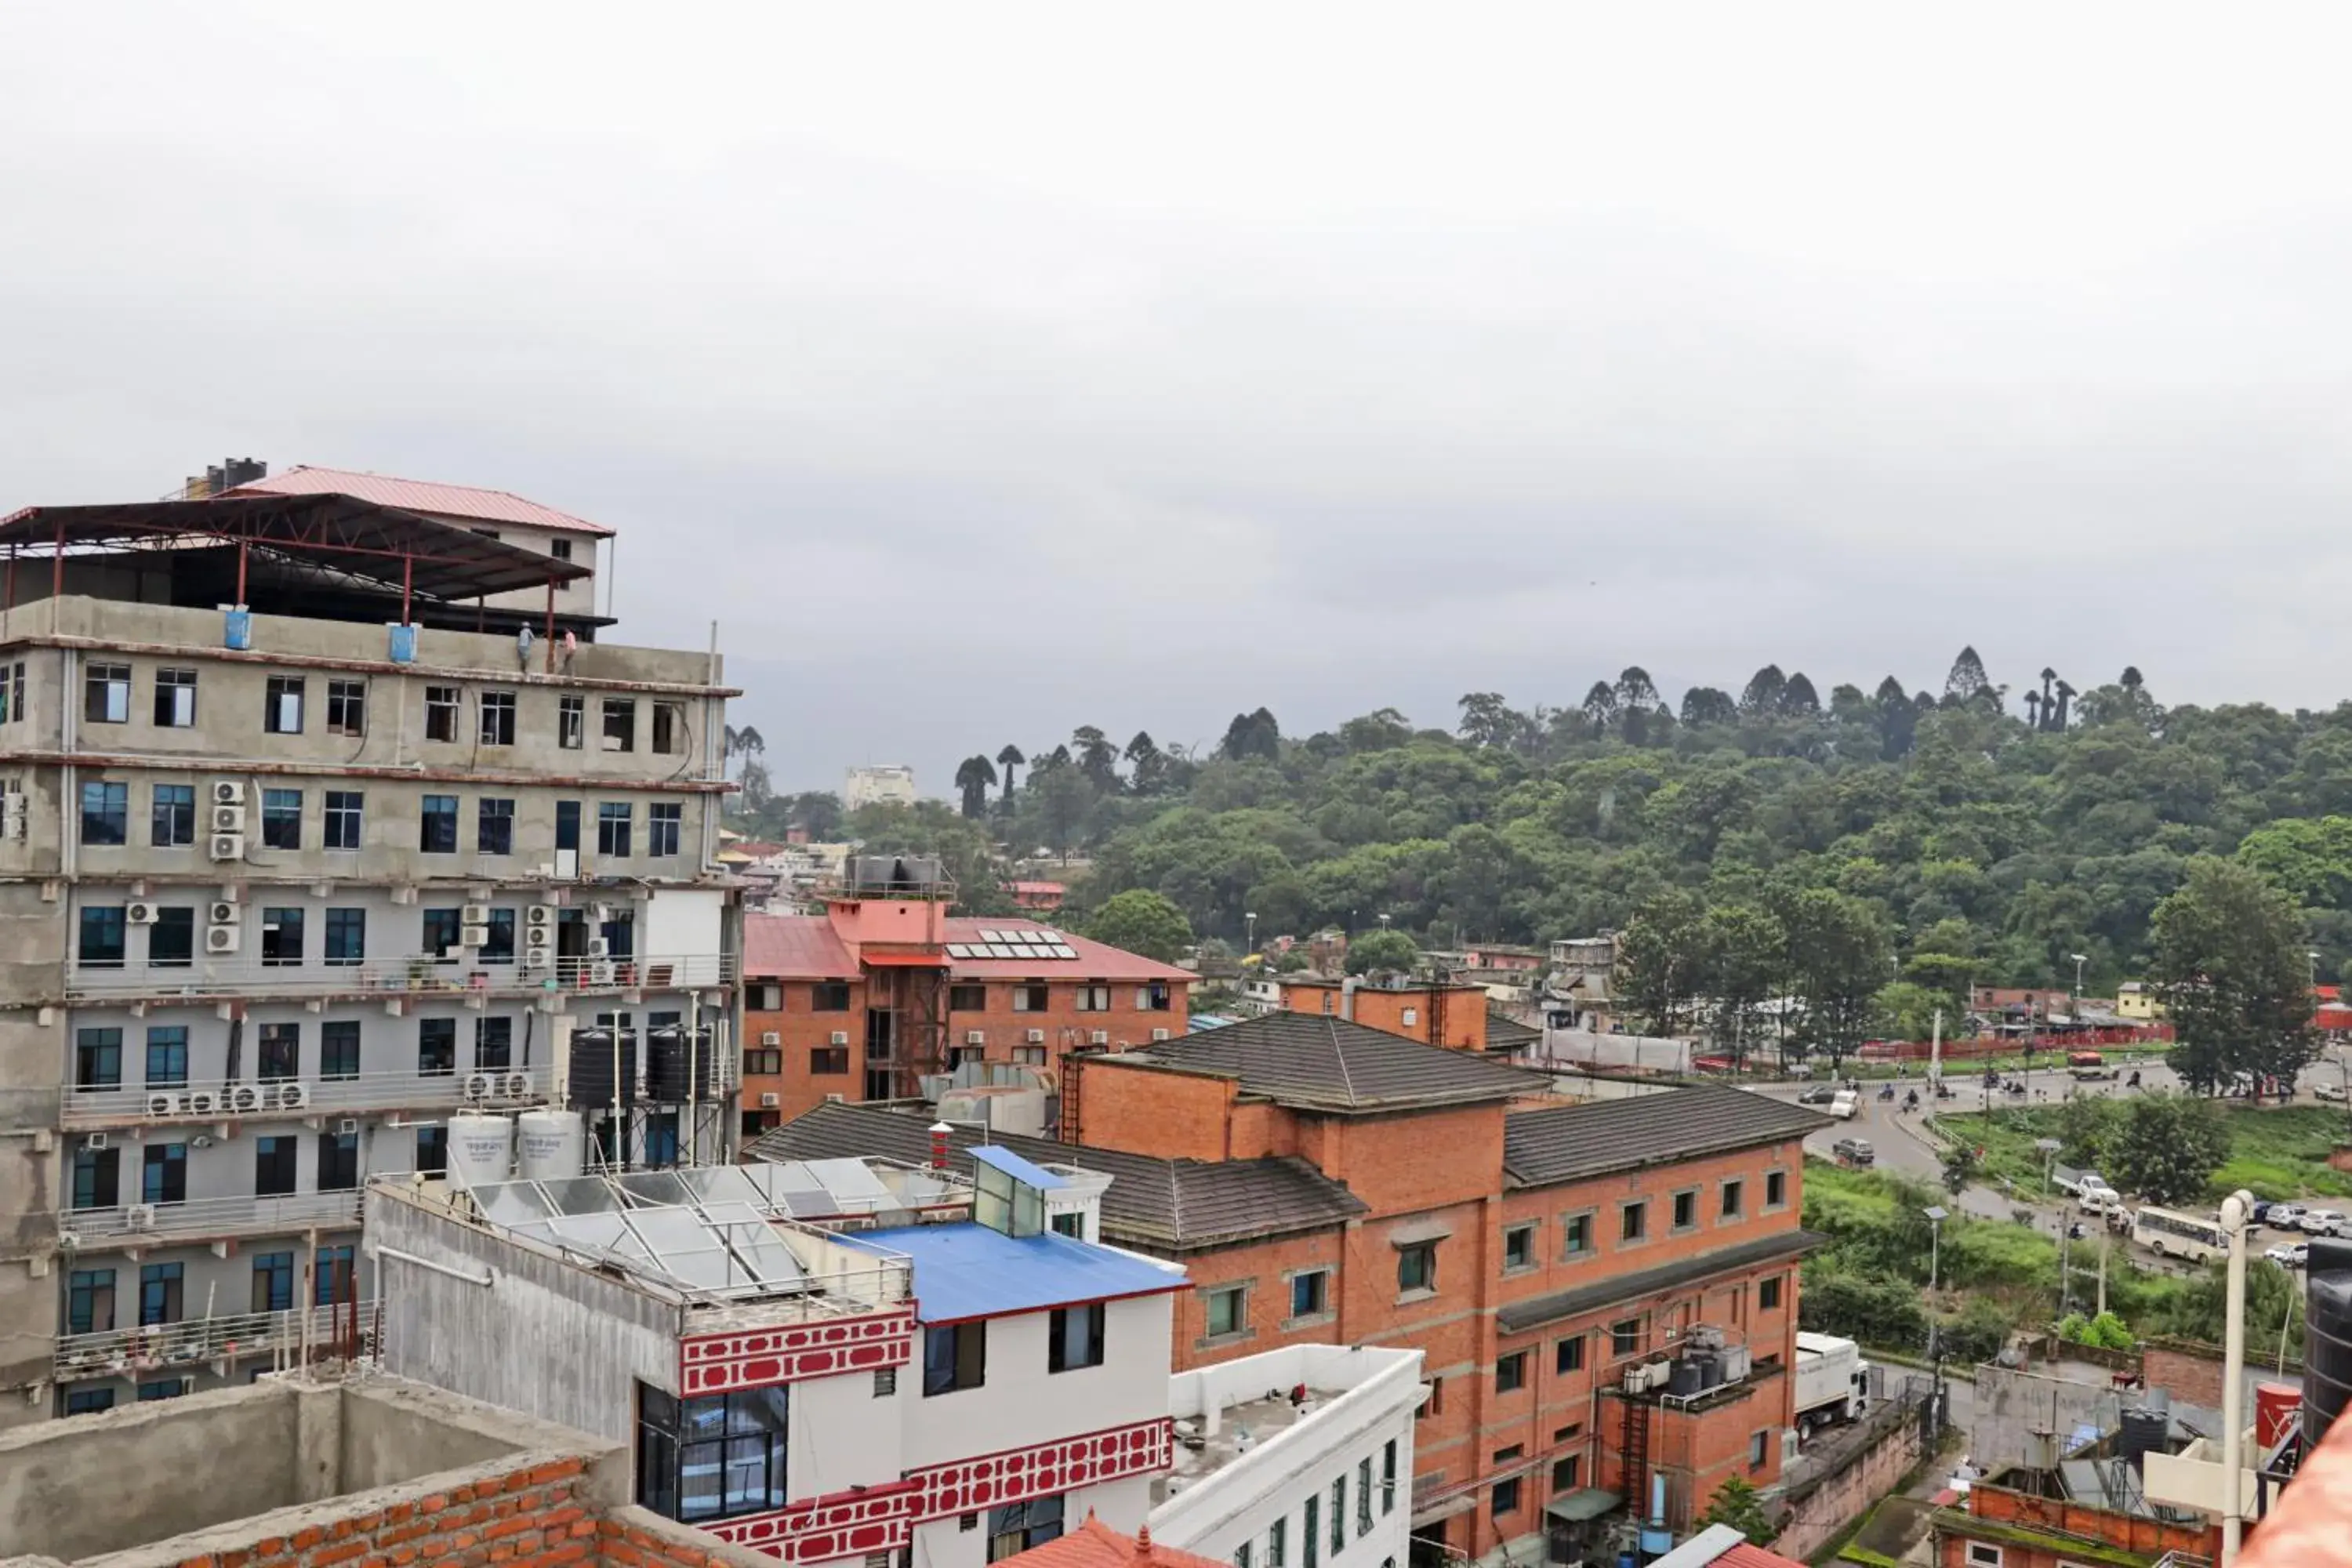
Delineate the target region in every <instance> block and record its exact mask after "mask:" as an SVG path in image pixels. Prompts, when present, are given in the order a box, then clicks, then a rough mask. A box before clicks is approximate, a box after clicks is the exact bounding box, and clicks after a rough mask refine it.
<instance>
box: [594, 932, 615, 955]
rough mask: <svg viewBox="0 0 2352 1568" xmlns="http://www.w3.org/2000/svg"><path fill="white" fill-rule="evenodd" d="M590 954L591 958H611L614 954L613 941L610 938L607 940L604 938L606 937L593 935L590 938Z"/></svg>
mask: <svg viewBox="0 0 2352 1568" xmlns="http://www.w3.org/2000/svg"><path fill="white" fill-rule="evenodd" d="M588 956H589V957H591V958H610V957H612V956H613V944H612V942H610V941H609V940H607V939H606V938H604V937H601V936H592V937H590V938H589V939H588Z"/></svg>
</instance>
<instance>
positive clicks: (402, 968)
mask: <svg viewBox="0 0 2352 1568" xmlns="http://www.w3.org/2000/svg"><path fill="white" fill-rule="evenodd" d="M249 940H251V941H252V942H254V943H255V944H256V945H258V943H259V938H258V936H257V935H256V936H254V937H252V938H250V939H249ZM739 972H740V964H739V963H738V962H737V958H736V955H735V954H733V953H731V952H693V953H669V954H662V953H650V954H644V955H638V956H632V957H628V958H553V959H550V960H549V961H548V962H547V963H544V964H539V965H533V964H530V963H526V962H522V961H520V958H518V960H516V961H510V962H507V963H482V962H480V960H479V959H478V957H476V956H475V950H471V949H468V950H466V951H465V952H461V953H460V954H458V955H457V956H455V957H451V958H446V959H432V958H423V957H409V958H395V959H386V960H383V961H382V962H377V963H327V962H326V961H324V960H323V959H316V958H313V959H310V960H308V961H306V962H304V963H269V962H268V961H266V960H264V959H263V958H262V957H261V956H260V955H259V954H258V953H238V954H227V955H221V956H217V957H205V958H199V959H197V960H196V961H195V962H194V963H189V964H186V965H183V966H157V965H154V964H126V965H123V966H121V967H119V968H109V967H99V966H91V965H88V964H80V963H77V964H75V965H74V967H73V968H72V970H71V971H70V972H68V974H67V976H66V1000H68V1001H69V1002H86V1001H98V1000H102V999H105V998H107V997H114V996H215V995H243V994H248V993H254V992H263V993H268V992H278V993H284V994H295V995H307V994H332V993H359V994H383V995H434V996H465V995H468V994H482V993H501V994H523V995H528V994H543V993H548V992H554V993H558V994H562V993H569V992H597V991H639V990H642V991H693V990H707V989H711V988H715V987H719V986H725V985H732V984H734V983H735V979H736V975H737V974H738V973H739Z"/></svg>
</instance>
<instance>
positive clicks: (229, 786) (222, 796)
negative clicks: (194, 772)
mask: <svg viewBox="0 0 2352 1568" xmlns="http://www.w3.org/2000/svg"><path fill="white" fill-rule="evenodd" d="M213 804H214V805H244V804H245V781H244V780H243V779H215V780H213Z"/></svg>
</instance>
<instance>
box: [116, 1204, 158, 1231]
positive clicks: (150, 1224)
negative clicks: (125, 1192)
mask: <svg viewBox="0 0 2352 1568" xmlns="http://www.w3.org/2000/svg"><path fill="white" fill-rule="evenodd" d="M122 1217H123V1219H124V1221H125V1222H126V1223H128V1224H129V1225H130V1226H131V1229H133V1230H152V1229H154V1228H155V1205H153V1204H132V1205H131V1206H130V1207H129V1208H127V1209H124V1210H123V1211H122Z"/></svg>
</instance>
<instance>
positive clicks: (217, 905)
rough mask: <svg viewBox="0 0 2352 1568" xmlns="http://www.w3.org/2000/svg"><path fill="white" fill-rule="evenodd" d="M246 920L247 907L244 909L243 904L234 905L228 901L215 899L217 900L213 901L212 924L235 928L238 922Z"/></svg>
mask: <svg viewBox="0 0 2352 1568" xmlns="http://www.w3.org/2000/svg"><path fill="white" fill-rule="evenodd" d="M244 918H245V907H244V906H243V905H242V904H234V903H231V902H230V901H229V900H226V899H215V900H213V902H212V923H213V924H215V925H216V926H233V925H235V924H236V922H237V921H241V920H243V919H244Z"/></svg>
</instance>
